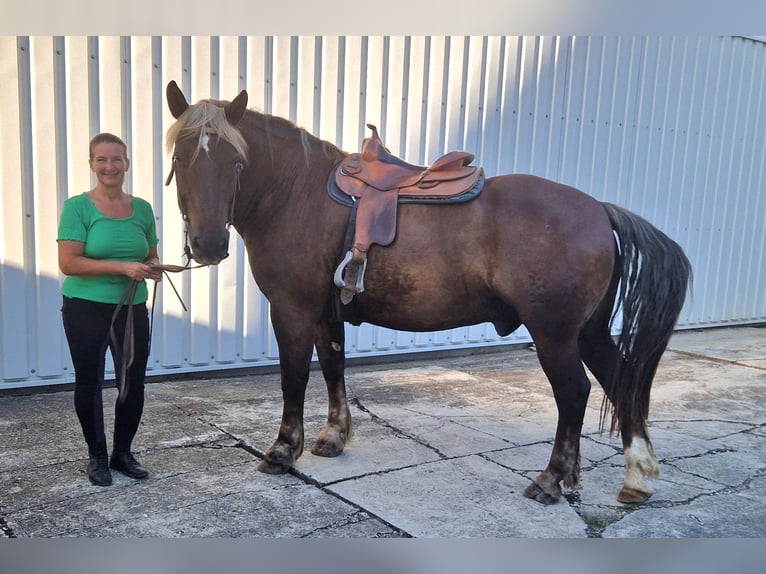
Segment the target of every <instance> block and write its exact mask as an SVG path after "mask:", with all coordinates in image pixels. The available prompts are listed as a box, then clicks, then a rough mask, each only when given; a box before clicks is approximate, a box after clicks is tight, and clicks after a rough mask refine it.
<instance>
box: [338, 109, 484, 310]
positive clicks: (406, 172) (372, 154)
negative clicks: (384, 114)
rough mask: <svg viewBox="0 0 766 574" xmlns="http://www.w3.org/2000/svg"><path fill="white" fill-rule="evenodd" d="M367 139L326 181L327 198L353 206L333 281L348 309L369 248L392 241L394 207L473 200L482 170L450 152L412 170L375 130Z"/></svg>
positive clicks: (360, 288) (361, 281)
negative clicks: (328, 194)
mask: <svg viewBox="0 0 766 574" xmlns="http://www.w3.org/2000/svg"><path fill="white" fill-rule="evenodd" d="M367 127H368V128H369V129H370V130H372V135H371V136H370V137H369V138H366V139H365V140H364V142H363V144H362V151H361V153H353V154H349V155H348V156H346V157H345V158H344V159H343V160H342V161H341V162H340V164H338V166H337V167H336V168H335V169H334V170H333V172H332V173H331V175H330V178H329V181H328V186H327V189H328V192H329V193H330V196H331V197H332V198H333V199H335V200H336V201H338V202H339V203H342V204H344V205H347V206H353V209H352V211H351V217H350V220H349V233H347V235H348V236H349V237H351V240H350V241H349V240H348V239H347V241H346V243H347V245H346V249H348V251H347V253H346V254H345V256H344V258H343V260H342V261H341V263H340V264H339V265H338V267H337V269H336V271H335V276H334V282H335V284H336V285H337V286H338V287H339V288H340V289H341V301H342V302H343V303H344V304H347V303H348V302H350V301H351V299H352V298H353V296H354V295H355V294H357V293H361V292H363V291H364V271H365V269H366V267H367V252H368V250H369V249H370V247H371V246H372V245H374V244H377V245H380V246H383V247H385V246H387V245H389V244H391V243H392V242H393V240H394V238H395V237H396V215H397V206H398V204H399V203H461V202H465V201H470V200H472V199H474V198H475V197H477V196H478V195H479V193H480V192H481V190H482V187H483V184H484V171H483V170H482V168H481V167H478V166H471V165H469V164H470V163H471V162H472V161H473V159H474V156H473V154H471V153H468V152H464V151H452V152H449V153H447V154H446V155H444V156H442V157H440V158H439V159H437V160H436V161H435V162H434V163H433V164H431V165H430V166H428V167H425V166H419V165H413V164H410V163H407V162H405V161H404V160H402V159H400V158H398V157H396V156H395V155H393V154H391V153H390V152H389V151H388V150H387V149H386V147H385V146H384V145H383V142H382V141H381V140H380V136H379V135H378V130H377V128H376V127H375V126H374V125H372V124H367Z"/></svg>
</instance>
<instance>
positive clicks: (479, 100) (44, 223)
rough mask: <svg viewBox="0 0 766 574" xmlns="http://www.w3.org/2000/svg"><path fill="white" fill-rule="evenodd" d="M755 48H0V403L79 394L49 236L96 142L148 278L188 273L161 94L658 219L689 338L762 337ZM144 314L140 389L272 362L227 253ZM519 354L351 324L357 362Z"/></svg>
mask: <svg viewBox="0 0 766 574" xmlns="http://www.w3.org/2000/svg"><path fill="white" fill-rule="evenodd" d="M765 49H766V45H765V44H764V43H763V42H761V41H759V40H757V39H752V38H750V39H748V38H737V37H733V38H732V37H723V38H720V37H654V38H646V37H16V38H14V37H0V84H1V85H2V86H3V88H4V89H3V90H0V109H2V121H1V122H0V185H1V186H2V187H1V188H0V223H1V224H2V228H1V229H0V236H1V237H0V238H1V239H2V245H0V264H1V265H0V389H2V388H10V387H17V386H32V385H39V384H55V383H63V382H69V381H71V380H72V378H73V375H72V368H71V364H70V361H69V355H68V350H67V347H66V342H65V340H64V336H63V330H62V327H61V317H60V281H61V276H60V274H59V271H58V266H57V259H56V242H55V239H56V229H57V224H58V216H59V214H60V210H61V205H62V203H63V201H64V200H65V199H66V198H67V197H70V196H72V195H75V194H78V193H80V192H82V191H85V190H87V189H89V188H90V187H91V185H92V180H91V176H90V172H89V169H88V164H87V146H88V141H89V139H90V137H91V136H92V135H93V134H95V133H97V132H99V131H112V132H115V133H117V134H119V135H121V136H122V137H123V138H124V139H125V140H126V142H127V143H128V146H129V155H130V157H131V160H132V166H131V170H130V172H129V174H128V178H127V183H126V188H127V191H128V192H130V193H133V194H134V195H136V196H140V197H143V198H145V199H147V200H148V201H150V202H151V203H152V204H153V206H154V208H155V212H156V215H157V224H158V230H159V232H160V237H161V241H160V250H161V257H162V260H163V261H165V262H170V263H177V262H180V261H181V253H182V241H183V237H182V228H181V219H180V217H179V215H178V207H177V203H176V198H175V187H174V186H171V188H165V187H164V185H163V182H164V178H165V175H166V174H167V172H168V170H169V158H168V156H167V154H166V153H165V150H164V135H165V131H166V129H167V127H168V126H169V125H170V123H171V122H172V118H171V116H170V114H169V112H168V111H167V108H166V102H165V98H164V89H165V85H166V84H167V82H168V81H169V80H171V79H175V80H177V81H178V82H179V84H180V85H181V86H182V88H183V90H184V92H185V93H186V95H187V97H188V98H189V99H190V100H191V101H196V100H198V99H201V98H206V97H217V98H223V99H231V98H232V97H233V96H234V95H236V93H237V92H238V91H239V90H240V89H242V88H247V90H248V92H249V95H250V103H249V105H250V106H251V107H255V108H258V109H260V110H261V111H264V112H267V113H273V114H277V115H281V116H285V117H287V118H289V119H291V120H293V121H295V122H296V123H298V124H299V125H302V126H304V127H306V128H307V129H309V130H310V131H311V132H312V133H314V134H316V135H318V136H319V137H321V138H323V139H326V140H329V141H332V142H333V143H335V144H337V145H338V146H340V147H341V148H343V149H345V150H347V151H356V150H357V149H358V148H359V145H360V143H361V140H362V139H363V138H364V137H365V136H366V135H367V130H366V128H365V124H366V123H368V122H369V123H373V124H376V125H377V126H378V128H379V129H380V132H381V136H382V137H383V139H384V141H385V143H386V145H387V146H388V147H389V148H390V149H391V150H392V151H393V152H394V153H397V154H399V155H401V156H402V157H405V158H406V159H407V160H409V161H411V162H415V163H419V164H427V163H430V162H431V161H433V160H434V159H435V158H436V157H437V156H439V155H441V154H442V153H445V152H447V151H450V150H454V149H466V150H469V151H472V152H474V153H475V154H476V156H477V159H476V163H477V164H480V165H482V166H484V168H485V170H486V172H487V174H488V175H490V176H491V175H496V174H501V173H508V172H529V173H535V174H538V175H541V176H544V177H548V178H551V179H555V180H559V181H562V182H564V183H567V184H570V185H574V186H576V187H579V188H580V189H583V190H584V191H587V192H588V193H590V194H592V195H593V196H595V197H596V198H598V199H601V200H607V201H611V202H614V203H618V204H620V205H623V206H625V207H627V208H629V209H631V210H633V211H635V212H637V213H639V214H641V215H643V216H644V217H646V218H647V219H649V220H650V221H652V222H653V223H655V224H656V225H657V226H658V227H660V228H661V229H663V230H664V231H666V232H667V233H668V234H669V235H670V236H671V237H673V238H675V239H676V240H677V241H678V242H679V243H680V244H681V245H682V246H683V247H684V248H685V249H686V251H687V253H688V255H689V257H690V259H691V261H692V263H693V266H694V272H695V279H696V280H695V286H694V297H693V299H692V300H690V301H689V302H688V304H687V306H686V308H685V309H684V312H683V313H682V316H681V321H680V326H681V327H699V326H712V325H721V324H736V323H752V322H761V321H764V320H766V300H765V299H764V297H763V293H764V291H766V266H764V265H763V261H764V255H766V253H764V246H765V245H766V226H765V224H764V217H763V214H764V212H766V198H765V197H764V196H765V195H766V194H765V193H764V187H765V185H764V184H765V183H766V174H765V173H764V169H765V167H764V166H766V142H765V141H764V139H765V138H766V110H765V109H764V107H765V104H764V102H766V94H765V93H764V90H765V89H766V86H765V84H764V82H765V80H764V78H766V53H765ZM173 281H174V283H175V284H176V286H177V287H178V288H179V290H180V291H181V293H182V295H183V298H184V301H186V303H187V305H188V307H189V312H188V313H185V312H183V310H182V309H181V308H180V305H179V304H178V302H177V300H176V299H175V296H174V294H173V293H172V290H171V289H170V288H169V286H167V285H165V286H163V287H162V288H161V289H160V292H159V296H158V299H157V303H156V308H155V319H154V325H155V331H154V339H153V341H154V345H153V350H152V356H151V360H150V374H166V373H184V372H191V371H200V370H214V369H222V368H235V367H245V366H257V365H268V364H274V363H276V360H277V355H278V353H277V347H276V342H275V340H274V337H273V333H272V332H271V329H270V326H269V314H268V304H267V302H266V301H265V300H264V299H263V297H262V296H261V295H260V293H259V292H258V289H257V287H256V286H255V283H254V281H253V280H252V278H251V276H250V271H249V268H248V266H247V263H246V258H245V252H244V248H243V245H242V242H241V240H239V238H238V237H237V238H236V239H234V238H233V239H232V254H231V257H229V259H227V260H226V261H224V262H223V263H222V264H221V265H220V266H219V267H217V268H213V269H200V270H195V271H193V272H186V273H183V274H181V275H176V276H174V277H173ZM526 340H528V337H527V334H526V332H525V331H524V330H523V329H521V330H520V331H518V332H517V333H515V334H513V335H511V336H510V337H505V338H499V337H498V336H497V335H496V333H495V332H494V329H493V328H492V326H491V325H478V326H474V327H468V328H464V329H453V330H450V331H443V332H437V333H406V332H397V331H391V330H389V329H383V328H377V327H372V326H369V325H363V326H360V327H352V326H349V327H347V351H348V354H349V356H351V357H354V356H375V355H381V354H391V353H402V352H412V351H419V350H432V349H448V348H459V347H466V346H481V345H495V344H503V343H506V342H523V341H526Z"/></svg>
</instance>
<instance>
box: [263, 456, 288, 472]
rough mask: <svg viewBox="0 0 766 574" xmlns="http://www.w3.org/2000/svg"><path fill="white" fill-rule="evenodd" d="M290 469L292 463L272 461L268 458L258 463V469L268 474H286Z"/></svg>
mask: <svg viewBox="0 0 766 574" xmlns="http://www.w3.org/2000/svg"><path fill="white" fill-rule="evenodd" d="M289 470H290V465H287V464H284V463H280V462H270V461H268V460H266V459H264V460H262V461H261V463H260V464H259V465H258V471H259V472H263V473H266V474H285V473H286V472H287V471H289Z"/></svg>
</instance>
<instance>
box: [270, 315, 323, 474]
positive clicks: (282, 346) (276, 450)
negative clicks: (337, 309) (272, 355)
mask: <svg viewBox="0 0 766 574" xmlns="http://www.w3.org/2000/svg"><path fill="white" fill-rule="evenodd" d="M271 320H272V325H273V326H274V334H275V336H276V339H277V345H278V346H279V369H280V373H281V379H282V401H283V404H282V422H281V423H280V426H279V435H278V436H277V440H276V441H274V444H273V445H271V447H270V448H269V449H268V450H267V451H266V454H265V455H264V459H263V461H262V462H261V464H260V465H259V466H258V470H260V471H261V472H266V473H269V474H282V473H285V472H287V471H289V470H290V469H291V468H292V466H293V464H294V463H295V461H296V460H297V459H298V457H300V456H301V453H303V405H304V400H305V398H306V385H307V384H308V380H309V369H310V367H311V353H312V350H313V342H314V326H313V324H306V321H305V320H301V318H300V317H295V316H292V317H283V316H281V315H280V314H279V313H278V312H275V309H274V307H273V306H272V313H271Z"/></svg>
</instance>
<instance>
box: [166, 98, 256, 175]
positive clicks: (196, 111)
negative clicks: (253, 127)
mask: <svg viewBox="0 0 766 574" xmlns="http://www.w3.org/2000/svg"><path fill="white" fill-rule="evenodd" d="M221 105H222V102H219V103H214V102H213V100H202V101H201V102H199V103H197V104H194V105H192V106H189V107H188V108H186V111H185V112H184V113H183V114H181V117H180V118H178V119H177V120H176V121H175V122H174V123H173V125H171V126H170V127H169V128H168V133H167V136H166V138H165V146H166V148H167V151H168V153H172V151H173V147H174V146H175V143H176V140H178V139H179V138H184V137H196V138H197V147H196V149H195V150H194V155H193V157H192V158H191V162H192V163H193V162H194V160H196V159H197V155H199V152H200V149H201V148H202V140H203V137H204V136H205V134H207V133H215V134H216V135H217V136H218V137H219V138H221V139H222V140H224V141H226V142H228V143H230V144H231V145H232V146H234V149H235V150H236V151H237V153H238V154H239V155H240V157H242V159H243V161H247V142H246V141H245V138H244V137H243V136H242V134H241V133H240V132H239V130H238V129H237V128H235V127H234V126H232V125H231V124H230V123H229V122H228V121H227V120H226V114H225V113H224V109H223V107H221Z"/></svg>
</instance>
